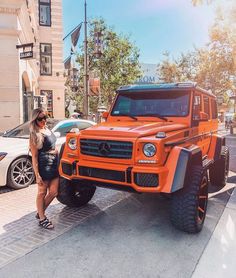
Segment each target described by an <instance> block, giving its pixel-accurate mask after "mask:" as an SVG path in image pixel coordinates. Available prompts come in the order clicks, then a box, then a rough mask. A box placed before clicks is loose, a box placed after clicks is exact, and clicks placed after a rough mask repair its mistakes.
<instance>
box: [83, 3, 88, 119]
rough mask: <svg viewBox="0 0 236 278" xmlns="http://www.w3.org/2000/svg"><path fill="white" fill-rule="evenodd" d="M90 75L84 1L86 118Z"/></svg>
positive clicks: (85, 114)
mask: <svg viewBox="0 0 236 278" xmlns="http://www.w3.org/2000/svg"><path fill="white" fill-rule="evenodd" d="M88 82H89V75H88V41H87V3H86V0H85V1H84V116H85V118H86V119H87V118H88V114H89V98H88V91H89V83H88Z"/></svg>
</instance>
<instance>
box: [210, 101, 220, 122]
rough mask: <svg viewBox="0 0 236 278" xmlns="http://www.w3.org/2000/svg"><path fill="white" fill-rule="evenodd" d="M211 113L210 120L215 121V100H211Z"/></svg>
mask: <svg viewBox="0 0 236 278" xmlns="http://www.w3.org/2000/svg"><path fill="white" fill-rule="evenodd" d="M211 111H212V119H217V116H218V115H217V114H218V113H217V105H216V100H215V99H212V100H211Z"/></svg>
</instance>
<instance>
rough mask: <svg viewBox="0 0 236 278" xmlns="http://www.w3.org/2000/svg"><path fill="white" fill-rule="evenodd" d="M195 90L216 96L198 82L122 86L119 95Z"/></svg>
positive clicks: (118, 90)
mask: <svg viewBox="0 0 236 278" xmlns="http://www.w3.org/2000/svg"><path fill="white" fill-rule="evenodd" d="M189 89H195V90H198V91H201V92H202V93H204V94H207V95H210V96H214V95H213V94H212V93H211V92H209V91H207V90H204V89H202V88H200V87H198V86H197V83H196V82H178V83H159V84H142V85H137V84H134V85H127V86H121V87H119V88H118V89H117V91H116V92H117V93H122V92H125V93H128V92H138V91H145V92H154V91H170V90H171V91H180V90H181V91H183V90H189Z"/></svg>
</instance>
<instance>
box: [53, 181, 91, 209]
mask: <svg viewBox="0 0 236 278" xmlns="http://www.w3.org/2000/svg"><path fill="white" fill-rule="evenodd" d="M95 190H96V187H95V186H92V185H87V186H85V185H84V184H83V183H82V182H80V181H76V182H75V181H70V180H67V179H64V178H62V177H60V181H59V190H58V195H57V200H58V201H59V202H60V203H62V204H64V205H67V206H68V207H82V206H84V205H86V204H87V203H88V202H89V201H90V200H91V199H92V197H93V195H94V193H95Z"/></svg>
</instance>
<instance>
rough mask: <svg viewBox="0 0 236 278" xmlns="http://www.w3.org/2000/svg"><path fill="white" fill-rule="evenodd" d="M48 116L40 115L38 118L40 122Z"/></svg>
mask: <svg viewBox="0 0 236 278" xmlns="http://www.w3.org/2000/svg"><path fill="white" fill-rule="evenodd" d="M47 118H48V117H47V116H46V115H45V116H43V117H38V118H37V119H36V120H37V121H39V122H42V121H43V120H45V121H46V120H47Z"/></svg>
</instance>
